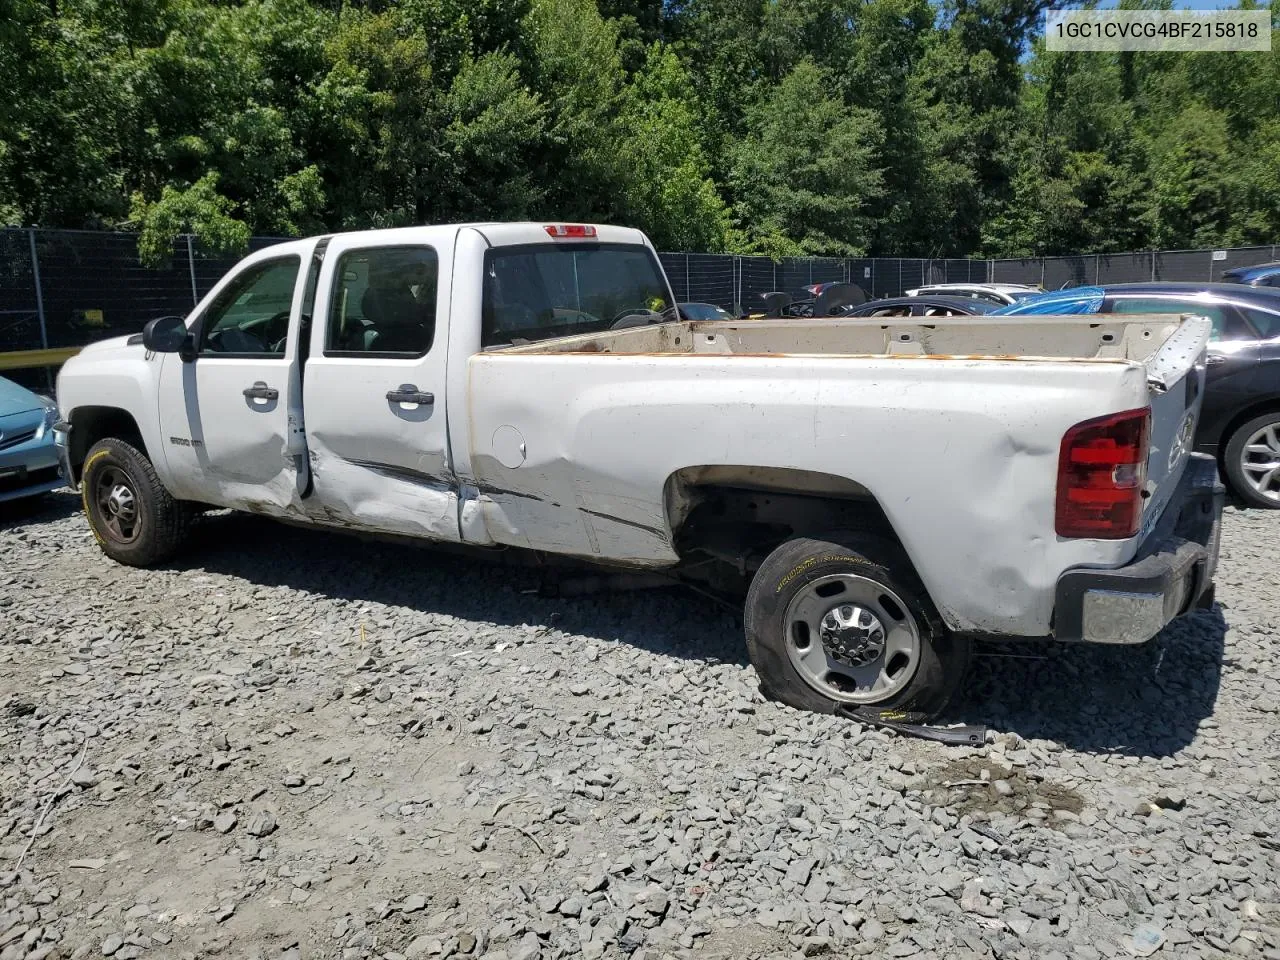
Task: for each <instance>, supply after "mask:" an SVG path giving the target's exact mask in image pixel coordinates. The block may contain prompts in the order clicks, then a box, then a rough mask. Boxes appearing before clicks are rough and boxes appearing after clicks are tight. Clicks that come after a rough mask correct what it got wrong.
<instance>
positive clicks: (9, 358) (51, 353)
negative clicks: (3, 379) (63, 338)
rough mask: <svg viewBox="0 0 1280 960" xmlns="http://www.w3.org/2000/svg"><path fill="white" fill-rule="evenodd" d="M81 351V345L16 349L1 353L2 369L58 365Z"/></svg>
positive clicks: (24, 368) (0, 365)
mask: <svg viewBox="0 0 1280 960" xmlns="http://www.w3.org/2000/svg"><path fill="white" fill-rule="evenodd" d="M79 352H80V348H79V347H51V348H49V349H48V350H14V351H11V352H10V353H0V370H26V369H29V368H30V367H56V366H57V365H58V364H60V363H65V362H66V361H67V360H70V359H71V358H72V357H74V356H75V355H76V354H77V353H79Z"/></svg>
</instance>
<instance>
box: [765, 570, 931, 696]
mask: <svg viewBox="0 0 1280 960" xmlns="http://www.w3.org/2000/svg"><path fill="white" fill-rule="evenodd" d="M784 624H785V629H786V645H787V655H788V656H789V657H790V659H791V664H792V666H794V667H795V668H796V672H797V673H799V674H800V676H801V678H802V679H803V680H804V682H805V683H807V684H808V685H809V686H811V687H813V689H815V690H817V691H818V692H819V693H821V694H822V695H823V696H826V697H830V698H831V699H832V700H838V701H841V702H843V703H858V704H868V703H879V702H881V701H883V700H886V699H888V698H890V697H892V696H893V695H894V694H897V693H899V692H901V691H902V690H903V688H905V687H906V685H907V684H908V683H910V682H911V678H912V677H914V676H915V673H916V668H917V667H919V665H920V631H919V628H918V627H917V625H916V621H915V618H914V617H913V616H912V615H911V614H910V612H909V611H908V608H907V605H906V604H905V603H903V601H902V598H901V597H899V596H898V595H897V594H895V593H894V592H893V591H892V590H890V589H888V588H887V587H885V585H884V584H882V583H877V582H876V581H874V580H869V579H867V578H866V577H860V576H857V575H856V574H846V573H837V574H831V575H829V576H825V577H819V578H818V579H817V580H814V581H812V582H811V583H807V584H805V586H804V588H803V589H801V590H800V592H799V593H797V594H796V595H795V597H793V598H792V600H791V602H790V603H789V604H787V612H786V617H785V620H784Z"/></svg>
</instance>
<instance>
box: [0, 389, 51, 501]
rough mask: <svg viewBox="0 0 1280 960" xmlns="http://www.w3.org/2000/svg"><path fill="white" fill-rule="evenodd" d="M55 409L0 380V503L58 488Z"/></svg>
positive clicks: (38, 395) (36, 394) (43, 398)
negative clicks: (54, 430) (54, 435)
mask: <svg viewBox="0 0 1280 960" xmlns="http://www.w3.org/2000/svg"><path fill="white" fill-rule="evenodd" d="M57 419H58V407H57V405H56V404H55V403H54V402H53V401H52V400H50V399H49V398H48V397H42V396H41V395H40V394H38V393H32V392H31V391H30V390H28V389H27V388H26V387H21V386H19V385H18V384H16V383H14V382H13V381H12V380H6V379H5V378H4V377H0V501H4V500H17V499H18V498H19V497H32V496H35V495H36V494H38V493H44V492H46V491H48V490H56V489H57V488H58V487H60V486H62V477H61V476H59V475H58V451H57V449H56V448H55V447H54V445H53V424H54V421H55V420H57Z"/></svg>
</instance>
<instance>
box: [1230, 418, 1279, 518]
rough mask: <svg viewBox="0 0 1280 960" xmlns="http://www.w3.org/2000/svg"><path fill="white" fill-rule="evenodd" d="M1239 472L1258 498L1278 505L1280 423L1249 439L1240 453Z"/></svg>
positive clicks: (1268, 426)
mask: <svg viewBox="0 0 1280 960" xmlns="http://www.w3.org/2000/svg"><path fill="white" fill-rule="evenodd" d="M1240 472H1241V473H1242V474H1243V475H1244V479H1245V482H1246V483H1248V484H1249V486H1251V487H1253V489H1254V491H1255V492H1256V493H1257V494H1258V495H1259V496H1263V497H1266V498H1267V499H1268V500H1274V501H1276V502H1277V503H1280V423H1270V424H1267V426H1265V427H1263V428H1262V429H1261V430H1257V431H1255V432H1254V434H1253V435H1252V436H1251V437H1249V439H1248V441H1247V442H1246V443H1245V445H1244V449H1243V450H1242V451H1241V452H1240Z"/></svg>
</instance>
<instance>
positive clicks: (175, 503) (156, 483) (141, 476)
mask: <svg viewBox="0 0 1280 960" xmlns="http://www.w3.org/2000/svg"><path fill="white" fill-rule="evenodd" d="M80 494H81V498H82V500H83V502H84V512H85V516H86V517H87V518H88V520H89V529H90V530H91V531H93V535H94V537H95V538H96V539H97V541H98V546H100V547H101V548H102V552H103V553H105V554H106V555H107V556H109V557H110V558H111V559H113V560H117V561H119V562H120V563H125V564H128V565H129V566H133V567H146V566H151V565H152V564H156V563H162V562H164V561H165V560H167V559H169V558H170V557H172V556H173V555H174V553H176V552H177V550H178V548H179V547H180V546H181V545H182V542H183V540H184V539H185V538H186V534H187V529H188V528H189V526H190V524H191V517H192V513H191V510H190V508H189V507H188V506H187V504H186V503H184V502H182V501H180V500H175V499H174V498H173V497H172V496H171V495H170V493H169V491H168V490H166V489H165V488H164V485H163V484H162V483H161V482H160V478H159V477H157V476H156V472H155V469H154V468H153V467H152V466H151V461H150V460H148V459H147V456H146V454H144V453H142V452H141V451H139V450H138V449H137V448H136V447H134V446H132V445H131V444H129V443H126V442H125V441H124V440H118V439H116V438H114V437H112V438H108V439H106V440H100V441H98V442H97V443H96V444H94V445H93V448H92V449H90V451H89V455H88V456H87V457H85V461H84V469H83V470H82V471H81V478H80Z"/></svg>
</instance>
